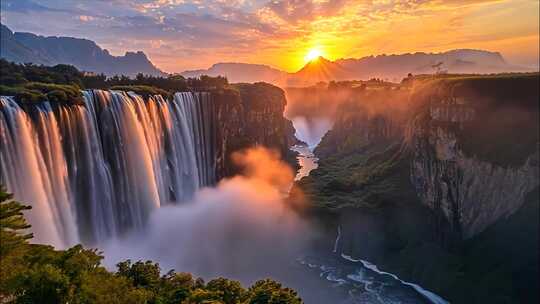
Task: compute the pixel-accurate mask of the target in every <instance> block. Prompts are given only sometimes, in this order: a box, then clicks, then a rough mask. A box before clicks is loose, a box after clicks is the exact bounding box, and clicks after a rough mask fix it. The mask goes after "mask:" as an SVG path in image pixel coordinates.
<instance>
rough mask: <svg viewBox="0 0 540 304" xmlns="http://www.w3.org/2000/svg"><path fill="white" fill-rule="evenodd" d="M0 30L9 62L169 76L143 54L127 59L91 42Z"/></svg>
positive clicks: (0, 50)
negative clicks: (65, 65)
mask: <svg viewBox="0 0 540 304" xmlns="http://www.w3.org/2000/svg"><path fill="white" fill-rule="evenodd" d="M0 27H1V29H0V30H1V32H0V34H1V44H0V46H1V47H0V57H2V58H4V59H6V60H8V61H12V62H17V63H34V64H43V65H48V66H51V65H56V64H70V65H73V66H75V67H77V68H78V69H79V70H82V71H87V72H94V73H103V74H105V75H108V76H112V75H127V76H135V75H136V74H137V73H143V74H147V75H155V76H158V75H165V73H164V72H162V71H160V70H159V69H158V68H156V67H155V66H154V65H153V64H152V62H150V60H149V59H148V58H147V57H146V55H145V54H144V53H143V52H126V54H125V55H124V56H113V55H111V54H109V52H108V51H107V50H104V49H102V48H100V47H99V46H98V45H97V44H96V43H95V42H94V41H91V40H87V39H79V38H71V37H44V36H38V35H35V34H32V33H13V32H12V31H11V30H10V29H9V28H8V27H7V26H5V25H3V24H0Z"/></svg>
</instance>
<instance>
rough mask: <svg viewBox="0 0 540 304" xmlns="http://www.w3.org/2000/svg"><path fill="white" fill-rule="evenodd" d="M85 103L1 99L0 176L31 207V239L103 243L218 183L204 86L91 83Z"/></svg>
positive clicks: (212, 125)
mask: <svg viewBox="0 0 540 304" xmlns="http://www.w3.org/2000/svg"><path fill="white" fill-rule="evenodd" d="M83 97H84V105H69V106H68V105H54V106H51V105H50V104H48V103H40V104H38V105H27V106H25V107H24V109H23V107H21V106H19V105H18V104H17V103H16V102H15V101H14V100H13V99H12V98H10V97H1V103H0V114H1V115H0V135H1V136H0V142H1V143H2V145H1V147H0V165H1V167H0V169H1V170H0V183H2V184H4V185H6V187H7V189H8V191H10V192H13V193H14V194H15V197H16V198H17V199H19V200H21V201H23V202H25V203H28V204H30V205H32V206H33V210H32V211H31V212H30V215H29V220H30V223H31V224H32V225H33V227H34V229H33V231H35V233H36V238H35V240H36V241H38V242H43V243H52V244H54V245H56V246H60V247H64V246H67V245H71V244H73V243H76V242H78V241H82V242H83V243H89V244H93V243H99V242H101V241H103V240H105V239H107V238H110V237H113V236H117V235H120V234H122V233H124V232H126V231H128V230H130V229H136V228H141V227H142V226H144V224H145V222H146V220H147V218H148V215H149V214H150V212H151V211H152V210H153V209H155V208H159V207H160V206H162V205H166V204H169V203H171V202H182V201H186V200H188V199H190V198H191V197H192V195H193V194H194V193H195V191H196V190H197V189H198V188H200V187H202V186H207V185H211V184H213V183H215V182H216V180H215V179H216V173H215V167H216V166H215V155H214V154H215V141H216V137H215V132H216V130H215V123H214V115H215V114H214V108H213V106H212V102H211V98H210V94H208V93H190V92H187V93H177V94H175V96H174V99H173V100H171V101H166V100H164V99H163V98H162V97H161V96H153V97H150V98H148V99H147V100H145V99H144V98H142V97H141V96H139V95H136V94H134V93H124V92H119V91H101V90H93V91H85V92H83Z"/></svg>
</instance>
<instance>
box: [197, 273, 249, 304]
mask: <svg viewBox="0 0 540 304" xmlns="http://www.w3.org/2000/svg"><path fill="white" fill-rule="evenodd" d="M206 289H207V290H210V291H213V292H216V293H217V294H219V297H220V300H221V301H222V302H223V303H225V304H236V303H240V302H241V301H242V300H243V298H244V296H245V293H246V290H245V289H244V288H242V285H241V284H240V282H238V281H233V280H228V279H225V278H217V279H214V280H211V281H210V282H208V284H206Z"/></svg>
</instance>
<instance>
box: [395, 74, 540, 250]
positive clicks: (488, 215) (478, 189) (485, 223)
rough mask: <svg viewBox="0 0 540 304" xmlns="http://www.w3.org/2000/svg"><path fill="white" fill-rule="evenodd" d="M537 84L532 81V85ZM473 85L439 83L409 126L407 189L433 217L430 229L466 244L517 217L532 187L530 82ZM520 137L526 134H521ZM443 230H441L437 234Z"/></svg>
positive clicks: (534, 152)
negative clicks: (517, 87)
mask: <svg viewBox="0 0 540 304" xmlns="http://www.w3.org/2000/svg"><path fill="white" fill-rule="evenodd" d="M536 79H537V78H536ZM533 81H534V78H530V79H527V78H525V79H523V80H522V81H521V90H522V91H521V92H520V93H516V94H515V95H513V96H512V94H511V93H510V92H509V91H513V88H512V86H510V85H509V83H506V86H505V83H504V82H502V81H500V80H499V81H497V80H492V85H493V86H494V88H493V89H492V90H494V91H495V92H493V91H483V90H482V86H483V85H486V83H482V82H479V81H478V80H476V82H477V83H476V84H475V80H470V81H469V82H463V81H462V82H456V83H447V84H442V88H441V87H440V89H442V91H443V92H444V91H448V90H450V91H452V94H453V95H458V97H456V96H452V97H450V98H449V97H445V96H444V93H443V94H441V93H440V92H439V93H438V94H433V95H431V96H430V97H431V98H430V102H429V109H428V107H424V108H423V109H424V110H423V111H420V112H419V113H416V114H415V116H414V117H413V118H412V120H411V122H410V123H409V129H408V130H409V132H410V133H409V134H408V135H409V136H410V138H408V139H406V141H407V142H408V143H409V144H410V145H409V148H410V151H411V153H412V158H411V182H412V184H413V185H414V188H415V190H416V193H417V194H418V196H419V198H420V200H421V201H422V203H423V204H425V205H427V206H429V207H430V208H431V209H432V210H434V211H435V213H436V214H437V217H441V218H440V219H438V220H437V222H438V229H439V230H441V232H443V231H445V230H446V231H447V232H450V236H451V237H452V238H457V239H458V240H462V239H469V238H471V237H473V236H475V235H477V234H479V233H480V232H482V231H484V230H485V229H486V228H487V227H489V226H490V225H492V224H493V223H495V222H496V221H498V220H499V219H501V218H506V217H508V216H509V215H511V214H512V213H514V212H515V211H517V210H518V209H519V208H520V207H521V206H522V204H523V202H524V198H525V196H526V195H527V194H528V193H529V192H530V191H532V190H533V189H534V188H535V187H537V186H538V184H539V182H540V181H539V173H538V129H537V127H536V126H535V125H536V124H537V123H538V102H537V98H538V83H536V85H535V84H534V82H533ZM525 130H526V133H524V132H523V131H525ZM444 226H446V228H448V229H445V228H443V227H444Z"/></svg>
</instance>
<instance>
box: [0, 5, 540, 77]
mask: <svg viewBox="0 0 540 304" xmlns="http://www.w3.org/2000/svg"><path fill="white" fill-rule="evenodd" d="M1 17H2V23H3V24H5V25H7V26H9V27H10V28H11V29H12V30H14V31H18V32H32V33H36V34H40V35H45V36H70V37H78V38H86V39H90V40H93V41H95V42H96V43H97V44H98V45H100V46H101V47H102V48H105V49H107V50H109V51H110V53H111V54H114V55H123V54H124V53H125V52H126V51H143V52H145V53H146V54H147V56H148V57H149V58H150V60H151V61H152V62H153V63H154V64H155V65H156V66H157V67H158V68H160V69H162V70H163V71H166V72H171V73H174V72H182V71H185V70H193V69H206V68H208V67H210V66H212V65H213V64H215V63H219V62H243V63H253V64H265V65H269V66H272V67H275V68H278V69H281V70H284V71H287V72H295V71H297V70H299V69H301V68H302V67H303V66H304V65H305V63H306V62H307V60H306V57H307V56H306V54H308V53H309V52H310V50H313V49H314V48H315V47H316V49H317V50H318V51H319V52H322V54H321V55H322V56H323V57H325V58H327V59H329V60H336V59H340V58H361V57H364V56H372V55H373V56H376V55H381V54H404V53H416V52H444V51H448V50H452V49H480V50H486V51H492V52H500V53H501V54H502V55H503V56H504V58H505V59H506V60H507V61H508V62H510V63H512V64H516V65H522V66H528V67H536V68H537V67H538V65H539V58H538V52H539V48H538V45H539V43H540V38H539V34H538V33H539V30H540V29H539V24H538V20H539V2H538V1H533V0H517V1H508V0H479V1H471V0H459V1H445V0H437V1H371V2H364V1H357V0H350V1H329V0H328V1H325V0H322V1H321V0H317V1H287V0H274V1H262V0H261V1H259V0H249V1H214V0H209V1H188V0H186V1H162V0H140V1H95V2H94V1H92V3H90V2H87V1H66V0H55V1H41V0H17V1H14V0H4V1H2V13H1ZM42 24H47V27H43V26H42ZM194 57H196V58H197V60H193V58H194Z"/></svg>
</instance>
